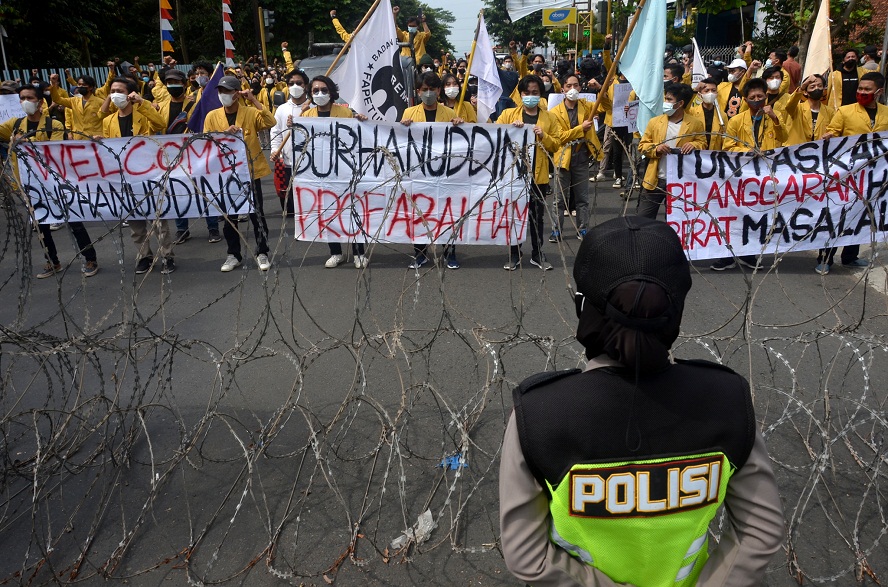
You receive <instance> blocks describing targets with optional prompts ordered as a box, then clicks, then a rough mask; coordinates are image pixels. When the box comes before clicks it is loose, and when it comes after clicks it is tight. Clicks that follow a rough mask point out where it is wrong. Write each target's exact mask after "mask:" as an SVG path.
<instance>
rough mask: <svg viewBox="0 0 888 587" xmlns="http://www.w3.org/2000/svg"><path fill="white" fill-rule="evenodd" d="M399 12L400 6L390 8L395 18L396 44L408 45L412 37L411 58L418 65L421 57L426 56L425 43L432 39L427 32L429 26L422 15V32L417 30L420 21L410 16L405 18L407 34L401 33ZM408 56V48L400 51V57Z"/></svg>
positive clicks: (430, 33) (409, 54) (409, 53)
mask: <svg viewBox="0 0 888 587" xmlns="http://www.w3.org/2000/svg"><path fill="white" fill-rule="evenodd" d="M399 12H401V7H400V6H395V7H394V8H392V13H393V14H394V17H395V34H396V35H397V36H398V42H399V43H409V42H410V35H413V57H414V58H415V59H416V62H417V63H419V60H420V59H422V56H423V55H425V54H426V43H428V41H429V39H431V38H432V32H431V31H430V30H429V25H427V24H426V18H425V15H422V30H419V25H420V19H418V18H417V17H415V16H410V17H407V32H404V31H402V30H401V29H399V28H398V13H399ZM410 56H411V52H410V47H404V48H403V49H401V57H410Z"/></svg>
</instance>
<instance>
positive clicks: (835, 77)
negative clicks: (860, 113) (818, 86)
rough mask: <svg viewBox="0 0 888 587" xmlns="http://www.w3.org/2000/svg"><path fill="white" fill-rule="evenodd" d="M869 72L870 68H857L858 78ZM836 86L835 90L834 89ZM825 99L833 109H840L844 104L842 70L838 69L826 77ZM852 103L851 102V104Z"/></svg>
mask: <svg viewBox="0 0 888 587" xmlns="http://www.w3.org/2000/svg"><path fill="white" fill-rule="evenodd" d="M865 73H868V70H867V69H865V68H863V67H858V68H857V79H858V80H859V79H860V76H862V75H863V74H865ZM833 88H835V91H833ZM823 101H824V102H826V103H827V104H829V105H830V106H832V109H833V110H838V109H839V107H840V106H841V105H842V70H841V68H840V69H837V70H835V71H833V72H832V73H831V74H829V77H828V78H826V87H825V88H824V89H823ZM849 105H850V104H849Z"/></svg>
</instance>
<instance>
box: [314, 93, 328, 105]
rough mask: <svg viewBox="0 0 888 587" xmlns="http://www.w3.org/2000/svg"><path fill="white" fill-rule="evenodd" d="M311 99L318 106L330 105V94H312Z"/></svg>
mask: <svg viewBox="0 0 888 587" xmlns="http://www.w3.org/2000/svg"><path fill="white" fill-rule="evenodd" d="M311 99H312V100H314V103H315V104H317V105H318V106H326V105H327V104H329V103H330V94H312V96H311Z"/></svg>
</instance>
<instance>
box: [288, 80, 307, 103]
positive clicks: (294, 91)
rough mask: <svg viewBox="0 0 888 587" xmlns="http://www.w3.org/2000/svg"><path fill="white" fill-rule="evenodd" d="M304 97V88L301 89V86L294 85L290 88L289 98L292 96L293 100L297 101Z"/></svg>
mask: <svg viewBox="0 0 888 587" xmlns="http://www.w3.org/2000/svg"><path fill="white" fill-rule="evenodd" d="M304 95H305V88H303V87H302V86H297V85H296V84H293V85H292V86H290V96H292V97H293V98H294V99H296V100H298V99H299V98H301V97H302V96H304Z"/></svg>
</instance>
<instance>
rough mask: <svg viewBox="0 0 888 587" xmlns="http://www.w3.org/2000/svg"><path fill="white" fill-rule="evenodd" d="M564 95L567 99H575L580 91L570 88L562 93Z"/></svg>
mask: <svg viewBox="0 0 888 587" xmlns="http://www.w3.org/2000/svg"><path fill="white" fill-rule="evenodd" d="M564 97H565V98H567V99H568V100H571V101H576V100H577V98H579V97H580V91H579V90H578V89H576V88H571V89H569V90H568V91H567V92H566V93H565V94H564Z"/></svg>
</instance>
